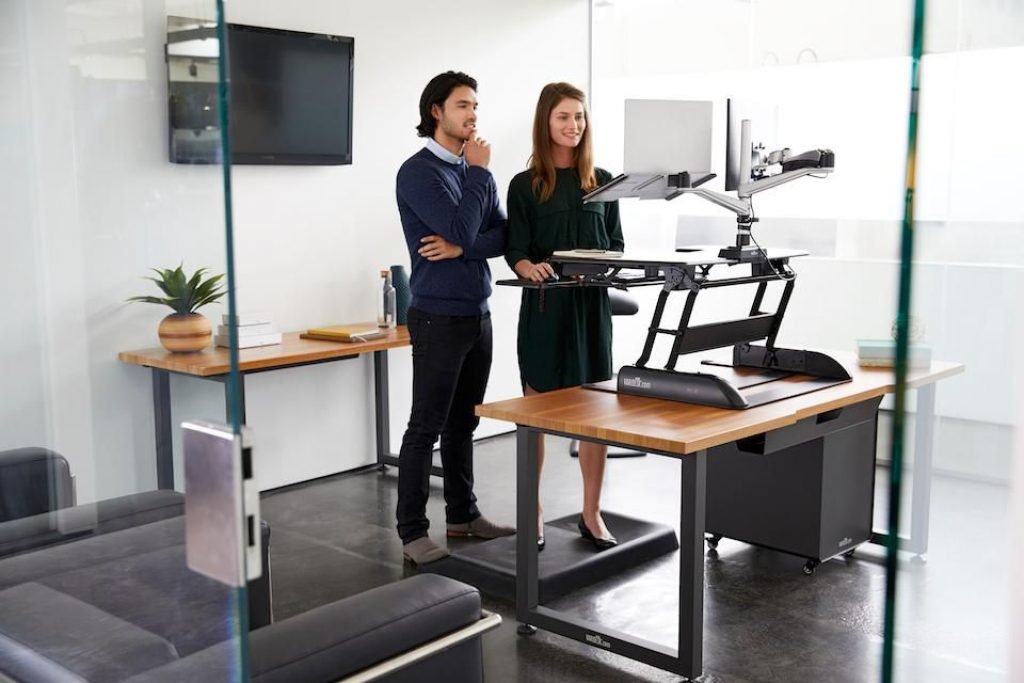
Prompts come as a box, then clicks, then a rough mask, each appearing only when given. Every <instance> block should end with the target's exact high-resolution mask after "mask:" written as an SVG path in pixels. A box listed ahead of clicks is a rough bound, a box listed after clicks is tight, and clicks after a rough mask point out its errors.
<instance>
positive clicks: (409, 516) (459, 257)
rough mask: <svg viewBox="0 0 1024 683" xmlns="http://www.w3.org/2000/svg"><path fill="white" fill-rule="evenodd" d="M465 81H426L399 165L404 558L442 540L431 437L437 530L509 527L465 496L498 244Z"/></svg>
mask: <svg viewBox="0 0 1024 683" xmlns="http://www.w3.org/2000/svg"><path fill="white" fill-rule="evenodd" d="M476 106H477V100H476V81H475V80H474V79H473V78H471V77H469V76H467V75H466V74H464V73H461V72H453V71H448V72H446V73H443V74H440V75H438V76H436V77H434V78H433V79H431V81H430V82H429V83H428V84H427V87H426V88H424V90H423V95H422V96H421V97H420V123H419V125H418V126H417V127H416V130H417V132H418V134H419V136H420V137H424V138H427V144H426V146H425V147H424V148H423V149H421V150H420V151H419V152H417V153H416V154H414V155H412V157H410V158H409V159H408V160H407V161H406V162H405V163H404V164H402V167H401V169H399V171H398V181H397V196H398V212H399V214H400V216H401V219H402V229H403V230H404V231H405V241H406V243H407V245H408V247H409V256H410V259H411V261H412V272H411V275H410V278H409V288H410V290H411V292H412V300H411V302H410V308H409V315H408V325H409V336H410V337H411V339H412V359H413V380H412V384H413V389H412V411H411V414H410V415H409V425H408V427H407V429H406V432H405V436H404V437H403V439H402V449H401V452H400V453H399V462H400V464H399V472H398V508H397V517H398V535H399V536H400V537H401V539H402V553H403V557H404V558H405V559H406V560H407V561H409V562H412V563H413V564H417V565H419V564H425V563H427V562H434V561H435V560H440V559H442V558H444V557H446V556H447V555H448V550H447V549H445V548H442V547H441V546H439V545H438V544H436V543H434V542H433V541H432V540H431V539H430V537H429V536H428V535H427V530H428V528H429V527H430V522H429V520H428V519H427V516H426V508H427V498H428V496H429V494H430V467H431V454H432V451H433V447H434V441H435V440H436V439H437V437H438V435H440V437H441V465H442V467H443V468H444V499H445V517H446V518H447V522H448V536H473V537H476V538H497V537H498V536H508V535H511V534H513V533H515V529H513V528H511V527H505V526H499V525H497V524H495V523H494V522H492V521H490V520H488V519H487V518H485V517H483V516H482V515H481V514H480V510H479V509H478V508H477V506H476V496H475V495H474V494H473V431H474V430H475V429H476V426H477V424H478V423H479V421H480V420H479V418H477V417H476V415H475V414H474V409H475V407H476V405H477V404H479V403H481V402H482V401H483V398H484V391H485V390H486V389H487V379H488V376H489V375H490V371H491V319H490V312H489V311H488V307H487V299H488V297H489V296H490V295H491V273H490V269H489V268H488V266H487V260H486V259H488V258H491V257H495V256H501V255H502V254H503V253H504V251H505V240H506V230H505V227H506V226H505V223H506V218H505V212H504V211H503V210H502V208H501V205H500V203H499V201H498V191H497V186H496V185H495V182H494V176H492V175H491V172H490V171H489V170H487V165H488V163H490V158H491V149H490V146H489V145H488V144H487V142H486V141H485V140H483V139H482V138H480V137H478V136H477V134H476Z"/></svg>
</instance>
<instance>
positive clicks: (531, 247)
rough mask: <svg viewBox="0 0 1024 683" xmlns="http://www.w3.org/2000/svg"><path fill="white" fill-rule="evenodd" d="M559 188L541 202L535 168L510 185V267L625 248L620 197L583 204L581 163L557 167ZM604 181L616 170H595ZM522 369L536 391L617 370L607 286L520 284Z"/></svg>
mask: <svg viewBox="0 0 1024 683" xmlns="http://www.w3.org/2000/svg"><path fill="white" fill-rule="evenodd" d="M556 173H557V176H556V181H555V191H554V194H552V195H551V198H550V199H548V200H547V201H546V202H544V203H543V204H540V203H538V202H537V198H536V196H535V195H534V194H533V189H532V188H531V187H530V181H531V178H530V172H529V171H524V172H523V173H520V174H519V175H517V176H516V177H515V178H513V179H512V182H511V184H510V185H509V187H508V204H507V206H508V252H507V253H506V255H505V259H506V260H507V261H508V264H509V265H510V266H512V267H513V269H514V267H515V264H516V263H517V262H519V261H520V260H522V259H524V258H525V259H529V260H530V261H533V262H534V263H538V262H540V261H543V260H545V259H546V258H548V257H549V256H551V254H552V252H555V251H563V250H566V249H609V250H612V251H622V248H623V245H624V243H623V240H622V225H621V224H620V223H619V205H618V202H607V203H604V202H601V203H594V204H584V203H583V194H584V192H583V190H582V188H580V179H579V175H578V174H577V172H576V169H558V170H557V171H556ZM596 174H597V182H598V184H599V185H604V184H605V183H607V182H608V181H609V180H611V174H609V173H608V172H607V171H604V170H602V169H597V170H596ZM518 346H519V375H520V377H521V379H522V381H523V383H524V384H526V385H529V386H530V387H533V388H534V389H536V390H537V391H551V390H553V389H561V388H563V387H572V386H577V385H579V384H583V383H584V382H600V381H602V380H606V379H608V378H610V377H611V374H612V317H611V309H610V307H609V305H608V292H607V290H605V289H604V288H603V287H567V288H558V289H544V290H540V289H523V299H522V303H521V304H520V308H519V345H518Z"/></svg>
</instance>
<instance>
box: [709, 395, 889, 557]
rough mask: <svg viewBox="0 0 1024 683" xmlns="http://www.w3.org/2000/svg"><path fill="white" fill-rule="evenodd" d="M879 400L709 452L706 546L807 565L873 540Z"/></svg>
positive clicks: (858, 404)
mask: <svg viewBox="0 0 1024 683" xmlns="http://www.w3.org/2000/svg"><path fill="white" fill-rule="evenodd" d="M880 402H881V398H877V399H871V400H868V401H863V402H861V403H857V404H854V405H852V406H846V407H843V408H839V409H836V410H832V411H829V412H825V413H822V414H820V415H816V416H813V417H810V418H806V419H804V420H800V421H799V422H797V423H796V424H794V425H790V426H788V427H782V428H780V429H777V430H774V431H771V432H766V433H764V434H758V435H756V436H753V437H749V438H746V439H741V440H739V441H736V442H734V443H731V444H727V445H725V446H718V447H715V448H712V449H710V450H709V451H708V459H707V463H708V465H707V517H706V524H705V528H706V529H707V532H708V534H709V535H710V536H709V539H708V543H709V545H711V547H715V546H716V545H717V543H718V539H719V538H721V537H725V538H733V539H736V540H739V541H745V542H747V543H753V544H756V545H760V546H764V547H767V548H773V549H775V550H781V551H784V552H787V553H792V554H794V555H799V556H800V557H804V558H807V559H808V562H807V564H806V565H804V571H805V572H806V573H808V574H809V573H811V572H813V571H814V568H815V567H816V566H817V565H818V563H820V562H823V561H825V560H827V559H829V558H831V557H835V556H837V555H841V554H844V553H848V552H850V551H852V550H853V548H855V547H856V546H857V545H858V544H860V543H863V542H865V541H868V540H869V539H870V538H871V527H872V513H873V507H874V490H875V440H876V436H877V431H878V404H879V403H880Z"/></svg>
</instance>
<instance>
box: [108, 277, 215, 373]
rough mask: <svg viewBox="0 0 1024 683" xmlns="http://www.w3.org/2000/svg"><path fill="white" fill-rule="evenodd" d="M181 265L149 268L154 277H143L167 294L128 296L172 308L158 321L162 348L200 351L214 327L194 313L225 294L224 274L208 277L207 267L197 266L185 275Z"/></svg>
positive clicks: (208, 340) (173, 350)
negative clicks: (189, 273) (194, 270)
mask: <svg viewBox="0 0 1024 683" xmlns="http://www.w3.org/2000/svg"><path fill="white" fill-rule="evenodd" d="M182 265H184V264H182ZM182 265H179V266H178V267H177V268H174V269H173V270H172V269H170V268H162V269H161V268H152V269H151V270H152V271H153V272H154V273H156V275H157V276H156V277H147V278H145V279H147V280H152V281H153V282H155V283H156V286H157V287H159V288H160V290H161V291H162V292H163V293H164V294H165V295H166V296H162V297H160V296H133V297H131V298H130V299H128V301H141V302H143V303H147V304H163V305H164V306H170V307H171V309H173V310H174V313H171V314H170V315H168V316H167V317H166V318H164V319H163V320H161V321H160V327H159V328H158V329H157V333H158V335H159V336H160V343H161V344H163V346H164V348H165V349H167V350H168V351H172V352H175V353H187V352H190V351H199V350H200V349H202V348H204V347H206V345H208V344H209V343H210V341H211V340H212V338H213V328H212V327H211V325H210V321H209V320H207V318H206V317H205V316H203V315H202V314H200V313H196V310H198V309H199V308H202V307H203V306H205V305H206V304H211V303H213V302H214V301H216V300H217V299H219V298H221V297H222V296H224V294H225V293H226V290H225V289H223V284H222V282H221V280H222V279H223V278H224V274H223V273H222V274H220V275H211V276H209V277H207V276H206V273H207V269H206V268H200V269H199V270H197V271H196V272H195V273H193V274H192V275H186V274H185V271H184V270H182Z"/></svg>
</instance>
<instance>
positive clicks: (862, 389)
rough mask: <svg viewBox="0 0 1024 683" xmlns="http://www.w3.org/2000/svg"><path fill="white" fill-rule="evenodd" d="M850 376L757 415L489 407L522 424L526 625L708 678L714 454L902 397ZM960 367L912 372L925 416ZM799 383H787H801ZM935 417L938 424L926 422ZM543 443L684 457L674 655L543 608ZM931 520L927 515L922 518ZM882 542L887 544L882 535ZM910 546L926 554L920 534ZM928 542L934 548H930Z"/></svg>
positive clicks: (888, 378)
mask: <svg viewBox="0 0 1024 683" xmlns="http://www.w3.org/2000/svg"><path fill="white" fill-rule="evenodd" d="M840 357H841V358H842V360H843V362H844V365H846V366H847V367H848V368H850V370H851V372H850V374H851V376H852V381H850V382H847V383H844V384H838V385H835V386H832V387H829V388H826V389H822V390H820V391H816V392H813V393H808V394H802V395H798V396H795V397H793V398H788V399H786V400H782V401H778V402H774V403H769V404H766V405H762V406H757V407H754V408H750V409H748V410H741V411H737V410H728V409H723V408H716V407H710V406H700V405H692V404H684V403H678V402H674V401H667V400H663V399H659V398H651V397H643V396H631V395H623V394H615V393H609V392H604V391H594V390H590V389H584V388H571V389H562V390H559V391H552V392H549V393H545V394H540V395H536V396H528V397H523V398H517V399H512V400H507V401H499V402H495V403H488V404H485V405H481V406H479V407H478V408H477V415H479V416H481V417H489V418H492V419H496V420H504V421H506V422H512V423H514V424H515V425H516V427H517V430H516V431H517V433H516V457H517V468H516V470H517V475H516V486H517V488H516V502H517V517H516V520H517V527H518V530H519V533H518V534H517V537H516V544H517V546H516V618H517V619H518V620H519V621H520V622H522V623H523V624H529V625H531V626H536V627H538V628H543V629H545V630H547V631H551V632H554V633H558V634H560V635H562V636H565V637H568V638H572V639H573V640H577V641H580V642H582V643H586V644H589V645H592V646H594V647H599V648H601V649H603V650H606V651H609V652H614V653H617V654H620V655H623V656H626V657H630V658H632V659H635V660H638V661H641V662H644V663H646V664H650V665H652V666H656V667H659V668H661V669H665V670H667V671H672V672H674V673H677V674H680V675H683V676H686V677H688V678H691V679H692V678H696V677H698V676H700V675H701V672H702V669H703V628H704V553H703V543H704V533H705V519H706V493H707V471H708V462H707V461H708V451H709V449H712V448H715V447H718V446H723V445H726V444H731V443H734V442H737V441H739V440H742V439H748V438H750V437H756V436H757V435H760V434H766V433H767V434H774V433H778V434H785V430H787V429H791V428H794V426H795V425H797V423H799V422H801V421H807V420H812V421H821V420H820V418H818V416H823V415H826V414H828V415H834V414H836V412H837V411H839V412H841V411H842V410H844V409H853V408H854V407H856V406H862V405H864V404H865V403H866V402H875V403H877V401H878V400H879V399H880V398H881V397H882V396H884V395H885V394H888V393H892V392H893V391H894V390H895V380H894V377H893V374H892V371H891V370H889V369H879V368H860V367H857V365H856V363H855V360H854V359H853V357H852V356H849V357H843V356H840ZM962 369H963V366H961V365H958V364H955V363H937V362H933V363H932V364H931V366H930V367H929V368H928V369H926V370H912V371H911V372H910V373H909V375H908V388H916V389H918V391H919V397H918V411H919V413H920V412H921V411H928V412H931V411H933V410H934V384H935V382H937V381H938V380H940V379H942V378H945V377H948V376H951V375H954V374H957V373H959V372H961V371H962ZM800 379H801V378H799V377H794V378H792V379H791V380H787V381H800ZM925 417H926V418H929V416H927V415H926V416H925ZM931 426H932V425H931V421H930V418H929V419H924V420H918V422H917V432H918V433H917V439H916V442H917V443H916V446H917V448H916V449H915V451H916V455H915V469H914V490H913V500H914V505H915V507H917V506H918V504H919V502H921V503H922V504H923V508H922V510H916V509H915V511H914V515H913V519H912V529H913V531H914V532H916V533H918V534H920V533H921V529H920V526H921V525H923V532H924V535H925V536H926V533H927V504H928V496H927V493H928V491H927V485H928V482H927V479H928V477H929V476H930V471H929V470H930V452H927V451H930V446H931V439H930V434H928V435H925V434H924V433H923V432H924V430H928V431H929V432H930V430H931ZM543 434H556V435H559V436H567V437H570V438H577V439H584V440H589V441H596V442H601V443H606V444H610V445H615V446H624V447H628V448H635V449H639V450H644V451H646V452H649V453H652V454H657V455H663V456H668V457H675V458H678V459H679V461H680V477H681V485H680V499H681V505H680V520H679V522H680V539H679V540H680V551H679V552H680V561H679V637H678V644H677V647H675V648H671V647H667V646H664V645H661V644H659V643H654V642H650V641H647V640H644V639H641V638H637V637H634V636H631V635H629V634H626V633H623V632H620V631H615V630H611V629H607V628H603V627H601V626H600V625H597V624H593V623H589V622H587V621H585V620H582V619H578V618H576V617H573V616H571V615H566V614H562V613H560V612H557V611H556V610H553V609H550V608H548V607H545V606H543V605H540V604H539V597H538V596H539V590H538V564H537V519H536V514H537V486H536V482H537V450H538V444H539V441H540V438H541V436H542V435H543ZM922 511H923V512H922ZM872 540H873V541H874V542H880V543H884V542H885V540H886V535H885V534H881V533H875V534H874V535H873V536H872ZM901 543H902V545H901V547H903V548H905V549H909V550H912V551H914V552H921V550H920V549H919V548H918V549H915V548H914V547H913V546H914V544H915V543H916V544H918V545H920V544H921V539H920V538H918V539H915V538H914V535H913V533H912V535H911V537H910V538H909V539H901ZM925 543H926V541H925Z"/></svg>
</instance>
